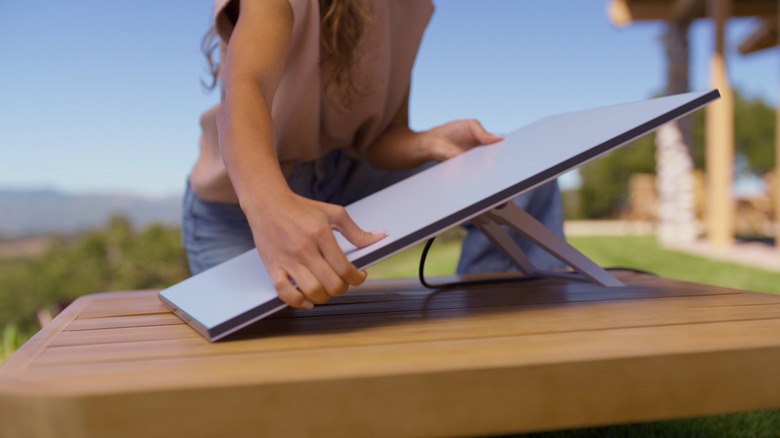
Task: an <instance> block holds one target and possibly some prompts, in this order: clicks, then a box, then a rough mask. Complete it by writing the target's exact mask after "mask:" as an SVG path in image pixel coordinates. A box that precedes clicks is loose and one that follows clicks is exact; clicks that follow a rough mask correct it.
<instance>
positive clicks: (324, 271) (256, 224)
mask: <svg viewBox="0 0 780 438" xmlns="http://www.w3.org/2000/svg"><path fill="white" fill-rule="evenodd" d="M244 212H245V213H246V215H247V218H248V219H249V225H250V227H251V228H252V234H253V236H254V240H255V245H256V246H257V252H258V253H259V254H260V258H261V259H262V261H263V264H264V265H265V268H266V271H267V272H268V275H269V276H270V277H271V280H272V281H273V284H274V288H276V292H277V294H278V295H279V298H280V299H281V300H282V301H284V302H285V303H287V304H288V305H290V306H291V307H296V308H311V307H313V306H314V303H317V304H322V303H325V302H326V301H328V300H329V299H330V298H331V297H334V296H337V295H341V294H343V293H344V292H346V290H347V288H348V287H349V286H350V285H352V286H357V285H359V284H361V283H363V281H364V280H365V279H366V273H365V271H360V270H358V269H357V267H355V265H353V264H352V263H350V262H349V260H347V257H346V255H344V252H343V251H342V250H341V248H340V247H339V245H338V243H337V241H336V238H335V236H334V235H333V230H335V231H338V232H340V233H341V234H342V235H343V236H344V237H345V238H346V239H347V240H348V241H349V242H350V243H352V244H353V245H355V246H356V247H358V248H361V247H364V246H367V245H370V244H372V243H374V242H377V241H378V240H381V239H382V238H384V237H385V233H369V232H366V231H363V230H362V229H361V228H360V227H358V225H357V224H355V222H354V221H353V220H352V218H350V217H349V214H347V212H346V210H345V209H344V207H341V206H338V205H333V204H327V203H324V202H318V201H312V200H310V199H307V198H304V197H302V196H299V195H296V194H294V193H292V192H287V193H284V194H282V195H280V196H277V197H275V199H274V200H273V202H264V203H262V204H259V205H257V207H256V208H253V207H247V206H244Z"/></svg>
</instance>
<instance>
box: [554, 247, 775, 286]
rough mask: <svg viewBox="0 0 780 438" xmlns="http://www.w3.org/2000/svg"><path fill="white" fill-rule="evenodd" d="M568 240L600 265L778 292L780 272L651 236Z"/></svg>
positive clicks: (687, 279) (717, 284)
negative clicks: (663, 243)
mask: <svg viewBox="0 0 780 438" xmlns="http://www.w3.org/2000/svg"><path fill="white" fill-rule="evenodd" d="M568 240H569V243H571V244H572V245H573V246H574V247H576V248H577V249H579V250H580V251H581V252H582V253H583V254H585V255H587V256H588V257H589V258H590V259H591V260H593V261H595V262H596V263H597V264H599V265H600V266H604V267H626V268H634V269H641V270H644V271H649V272H652V273H653V274H656V275H659V276H661V277H666V278H674V279H678V280H685V281H692V282H695V283H703V284H711V285H715V286H723V287H730V288H734V289H742V290H750V291H755V292H768V293H775V294H777V293H780V272H772V271H767V270H763V269H757V268H752V267H748V266H743V265H738V264H734V263H728V262H722V261H717V260H710V259H705V258H701V257H696V256H692V255H688V254H684V253H680V252H675V251H668V250H665V249H662V248H660V247H659V246H658V243H656V240H655V238H654V237H653V236H620V237H604V236H588V237H570V238H568Z"/></svg>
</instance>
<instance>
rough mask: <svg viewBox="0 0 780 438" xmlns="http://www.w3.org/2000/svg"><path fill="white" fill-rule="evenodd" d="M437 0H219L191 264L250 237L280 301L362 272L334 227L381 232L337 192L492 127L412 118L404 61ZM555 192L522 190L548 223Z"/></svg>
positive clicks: (405, 171) (446, 151) (478, 254)
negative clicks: (412, 123) (214, 99)
mask: <svg viewBox="0 0 780 438" xmlns="http://www.w3.org/2000/svg"><path fill="white" fill-rule="evenodd" d="M432 12H433V7H432V5H431V3H430V2H429V1H427V0H425V1H424V0H319V1H318V0H263V1H259V0H240V1H239V0H217V4H216V8H215V27H214V31H215V33H216V35H218V37H219V41H220V43H219V47H220V63H219V66H218V68H217V69H216V70H215V80H216V77H217V76H218V77H219V83H220V85H221V90H222V99H221V102H220V104H219V105H217V106H216V107H214V108H212V109H211V110H209V111H207V112H206V113H205V114H204V115H203V117H202V119H201V125H202V128H203V135H202V138H201V150H200V156H199V158H198V160H197V162H196V163H195V166H194V168H193V170H192V173H191V175H190V177H189V185H188V193H187V196H186V198H185V211H184V215H185V218H184V225H183V235H184V236H183V239H184V245H185V249H186V250H187V254H188V258H189V260H190V265H191V268H192V270H193V273H197V272H199V271H201V270H203V269H206V268H209V267H211V266H213V265H216V264H218V263H220V262H222V261H225V260H227V259H229V258H231V257H233V256H236V255H238V254H241V253H242V252H245V251H247V250H249V249H251V248H252V247H256V248H257V251H258V253H259V255H260V258H261V259H262V261H263V264H264V265H265V268H266V270H267V271H268V274H269V276H270V278H271V279H272V281H273V283H274V286H275V288H276V290H277V293H278V295H279V297H280V298H281V299H282V300H283V301H285V302H286V303H287V304H289V305H290V306H292V307H306V308H311V307H312V306H313V305H314V303H324V302H326V301H327V300H328V299H329V298H330V297H332V296H336V295H339V294H342V293H344V292H345V291H346V289H347V287H348V286H349V285H358V284H360V283H362V282H363V281H364V280H365V277H366V274H365V272H362V271H359V270H358V269H357V268H356V267H355V266H354V265H352V264H351V263H350V262H349V261H348V260H347V258H346V257H345V255H344V254H343V252H342V251H341V250H340V248H339V246H338V245H337V243H336V240H335V239H334V237H333V234H332V231H333V230H337V231H339V232H341V233H342V234H343V235H344V237H345V238H346V239H347V240H349V241H350V242H351V243H353V244H354V245H356V246H358V247H363V246H366V245H369V244H371V243H374V242H376V241H378V240H380V239H382V238H383V237H384V233H382V232H380V231H376V230H371V232H367V231H364V230H362V229H360V227H359V226H358V225H357V224H355V223H354V222H353V221H352V220H351V219H350V218H349V216H348V215H347V214H346V212H345V210H344V209H343V207H341V206H342V205H346V204H349V203H351V202H354V201H356V200H357V199H360V198H362V197H364V196H366V195H368V194H370V193H372V192H374V191H376V190H379V189H381V188H382V187H385V186H387V185H388V184H391V183H393V182H395V181H398V180H400V179H402V178H404V177H406V176H407V175H409V174H410V172H414V169H416V168H419V166H421V165H422V164H424V163H427V162H431V161H443V160H446V159H448V158H451V157H453V156H455V155H458V154H460V153H462V152H463V151H465V150H468V149H470V148H472V147H475V146H479V145H484V144H489V143H493V142H495V141H498V140H499V139H500V137H498V136H496V135H492V134H489V133H487V132H486V131H485V130H484V129H483V128H482V126H481V125H480V124H479V123H478V122H476V121H473V120H461V121H455V122H451V123H447V124H445V125H442V126H439V127H436V128H433V129H431V130H429V131H425V132H419V133H418V132H413V131H411V130H410V129H409V127H408V115H407V107H408V100H409V83H410V77H411V69H412V64H413V62H414V58H415V56H416V52H417V47H418V45H419V42H420V39H421V37H422V34H423V31H424V29H425V27H426V25H427V23H428V20H429V19H430V16H431V13H432ZM558 196H559V195H558V192H557V187H556V186H554V185H549V186H548V187H547V188H545V189H544V190H542V191H541V192H540V191H538V190H537V194H534V195H530V196H526V197H525V199H526V201H523V202H524V203H525V204H528V203H529V202H531V204H533V203H534V202H535V203H536V204H538V205H539V206H540V208H539V209H538V210H539V211H540V212H541V217H540V215H537V218H538V219H540V220H542V221H543V222H546V223H547V224H548V226H549V225H550V223H551V222H553V223H554V222H555V221H556V220H558V221H560V220H559V216H560V206H559V204H560V202H559V198H558ZM523 206H525V205H523ZM530 212H531V214H534V212H533V211H530ZM548 216H549V217H548ZM553 228H555V225H553ZM472 231H473V230H472ZM470 234H474V233H470ZM466 242H467V244H466V245H465V247H464V252H463V256H462V259H461V263H460V265H461V266H460V267H459V270H460V271H462V272H466V271H474V270H485V269H486V267H485V266H482V267H481V268H480V267H479V266H478V265H479V262H480V260H494V259H496V257H497V254H496V252H495V251H494V250H493V249H492V248H491V247H490V245H489V243H487V241H486V240H485V239H484V238H482V237H480V236H476V235H474V236H472V235H470V236H468V237H467V239H466ZM464 256H465V257H464ZM531 256H532V257H533V254H531ZM498 257H499V258H500V255H498ZM537 261H538V260H537ZM502 263H503V262H502ZM490 265H491V263H488V267H487V269H490V267H491V266H490ZM506 268H509V264H508V262H507V263H505V266H503V269H506Z"/></svg>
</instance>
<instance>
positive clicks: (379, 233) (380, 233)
mask: <svg viewBox="0 0 780 438" xmlns="http://www.w3.org/2000/svg"><path fill="white" fill-rule="evenodd" d="M371 234H373V235H375V236H384V237H387V236H389V235H390V231H388V230H382V231H373V232H372V233H371Z"/></svg>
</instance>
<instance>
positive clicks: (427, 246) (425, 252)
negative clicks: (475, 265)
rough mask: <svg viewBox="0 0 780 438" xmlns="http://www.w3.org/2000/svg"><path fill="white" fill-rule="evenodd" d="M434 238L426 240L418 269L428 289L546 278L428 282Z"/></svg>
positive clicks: (535, 276) (531, 276)
mask: <svg viewBox="0 0 780 438" xmlns="http://www.w3.org/2000/svg"><path fill="white" fill-rule="evenodd" d="M434 239H436V237H435V236H434V237H431V238H430V239H428V241H427V242H425V246H424V247H423V251H422V254H421V255H420V269H419V271H418V276H419V278H420V283H421V284H422V285H423V286H425V287H427V288H428V289H451V288H458V287H467V286H485V285H493V284H504V283H519V282H523V281H533V280H540V279H542V278H545V277H544V276H543V275H523V276H515V277H502V278H487V279H482V280H467V281H454V282H450V283H440V284H431V283H428V282H427V281H426V280H425V259H426V257H427V256H428V250H430V249H431V245H433V240H434Z"/></svg>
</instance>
